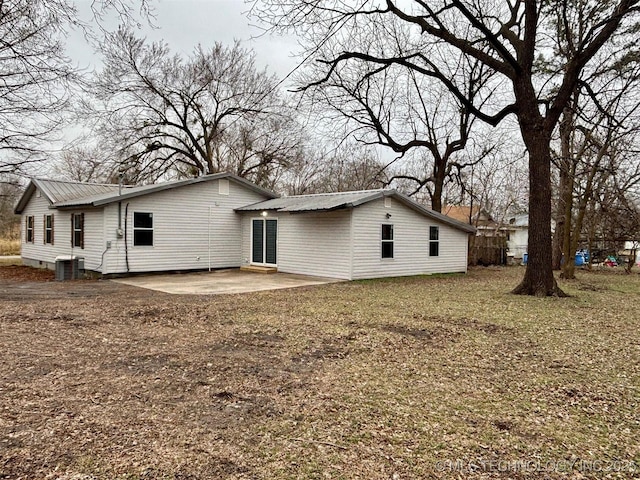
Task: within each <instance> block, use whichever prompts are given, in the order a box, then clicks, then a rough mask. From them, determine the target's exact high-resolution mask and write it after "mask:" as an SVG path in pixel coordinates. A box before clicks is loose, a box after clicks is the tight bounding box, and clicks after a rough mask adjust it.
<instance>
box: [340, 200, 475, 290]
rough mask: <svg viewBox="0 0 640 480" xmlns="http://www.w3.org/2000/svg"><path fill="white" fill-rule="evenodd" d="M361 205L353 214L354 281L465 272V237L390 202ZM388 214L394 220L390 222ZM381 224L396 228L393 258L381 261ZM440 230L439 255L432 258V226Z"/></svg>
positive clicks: (466, 239)
mask: <svg viewBox="0 0 640 480" xmlns="http://www.w3.org/2000/svg"><path fill="white" fill-rule="evenodd" d="M389 200H390V201H391V202H390V207H388V208H387V207H385V206H384V200H383V199H380V200H375V201H373V202H370V203H367V204H365V205H361V206H359V207H357V208H355V209H354V210H353V220H352V221H353V233H352V235H353V242H354V252H353V275H352V278H353V279H362V278H377V277H393V276H404V275H419V274H428V273H450V272H466V270H467V242H468V236H467V234H466V233H464V232H462V231H459V230H457V229H454V228H452V227H450V226H448V225H446V224H443V223H440V222H437V221H435V220H431V219H429V218H427V217H425V216H424V215H421V214H419V213H417V212H415V211H414V210H411V209H410V208H408V207H406V206H405V205H403V204H402V203H400V202H398V201H397V200H395V199H393V198H391V199H388V201H389ZM387 214H390V215H391V217H389V218H387ZM382 224H392V225H393V237H394V247H393V249H394V258H392V259H389V258H384V259H383V258H382V255H381V248H382V247H381V228H382ZM431 225H435V226H438V227H439V236H440V240H439V241H440V252H439V256H437V257H429V226H431Z"/></svg>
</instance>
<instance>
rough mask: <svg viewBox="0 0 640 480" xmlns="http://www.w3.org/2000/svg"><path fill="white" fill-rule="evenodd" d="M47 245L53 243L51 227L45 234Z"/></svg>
mask: <svg viewBox="0 0 640 480" xmlns="http://www.w3.org/2000/svg"><path fill="white" fill-rule="evenodd" d="M45 243H51V229H50V227H49V230H47V232H46V234H45Z"/></svg>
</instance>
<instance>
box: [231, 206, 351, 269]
mask: <svg viewBox="0 0 640 480" xmlns="http://www.w3.org/2000/svg"><path fill="white" fill-rule="evenodd" d="M253 218H262V217H260V215H259V212H254V213H253V214H251V213H246V214H245V215H244V222H243V238H244V239H246V240H247V241H245V243H244V250H243V260H244V261H245V262H248V261H249V259H250V239H251V219H253ZM266 218H277V219H278V244H277V249H278V250H277V252H278V253H277V255H278V271H279V272H285V273H298V274H304V275H315V276H320V277H334V278H344V279H349V278H350V277H351V244H350V242H349V231H350V224H351V212H350V211H340V212H329V213H304V214H288V213H279V214H276V215H273V214H271V215H269V216H268V217H266Z"/></svg>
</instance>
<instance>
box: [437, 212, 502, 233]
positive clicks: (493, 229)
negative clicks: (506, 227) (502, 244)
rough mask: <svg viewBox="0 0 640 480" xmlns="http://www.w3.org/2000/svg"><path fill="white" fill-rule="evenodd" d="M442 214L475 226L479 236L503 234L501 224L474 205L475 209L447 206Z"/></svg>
mask: <svg viewBox="0 0 640 480" xmlns="http://www.w3.org/2000/svg"><path fill="white" fill-rule="evenodd" d="M442 213H443V214H445V215H446V216H448V217H451V218H453V219H455V220H458V221H459V222H462V223H467V224H469V225H473V226H474V227H475V228H476V235H478V236H491V237H493V236H496V235H501V234H502V233H503V232H501V230H500V224H499V223H498V222H496V221H495V220H494V219H493V217H492V216H491V214H490V213H489V212H487V211H486V210H485V209H483V208H480V206H479V205H474V206H473V207H471V206H469V205H445V206H444V207H443V208H442Z"/></svg>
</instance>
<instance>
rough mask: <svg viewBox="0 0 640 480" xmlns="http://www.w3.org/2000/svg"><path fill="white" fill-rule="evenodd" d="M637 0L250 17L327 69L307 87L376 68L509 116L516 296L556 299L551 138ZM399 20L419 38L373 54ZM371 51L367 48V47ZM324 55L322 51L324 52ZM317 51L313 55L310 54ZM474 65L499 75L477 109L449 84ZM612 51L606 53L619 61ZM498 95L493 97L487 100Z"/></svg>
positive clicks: (391, 7)
mask: <svg viewBox="0 0 640 480" xmlns="http://www.w3.org/2000/svg"><path fill="white" fill-rule="evenodd" d="M637 3H638V0H619V1H615V2H614V1H606V0H605V1H603V2H598V3H597V4H593V3H591V2H565V1H549V2H544V3H541V2H537V1H535V0H510V1H507V2H504V3H500V2H488V3H487V2H480V3H477V2H470V1H464V0H447V1H444V0H438V1H434V2H426V1H423V0H414V1H412V2H403V3H400V2H396V1H394V0H386V1H384V2H383V1H376V0H370V1H364V2H359V3H357V4H351V3H348V2H342V1H337V0H326V1H317V0H314V1H299V2H289V1H287V0H264V2H262V3H261V4H260V5H258V6H257V7H256V10H255V12H256V14H257V15H259V16H260V17H261V18H262V19H263V20H265V21H267V22H269V23H270V24H271V25H273V26H274V28H275V29H279V30H281V31H290V30H295V31H296V32H297V33H298V35H299V36H300V37H301V38H302V39H303V41H304V42H306V45H307V47H308V52H309V54H310V55H311V56H314V58H316V59H317V60H318V61H320V62H321V63H323V64H324V65H325V66H326V70H325V74H324V75H323V76H321V77H319V78H317V79H315V80H314V81H312V82H310V84H317V85H320V84H323V83H326V82H327V81H330V79H331V77H332V75H333V74H334V72H335V71H336V69H338V68H340V66H341V65H344V64H346V63H350V62H356V63H359V62H364V63H368V64H370V65H374V66H378V67H379V68H382V67H383V66H386V65H397V66H399V67H403V68H405V69H407V70H410V71H412V72H415V73H416V74H418V75H422V76H426V77H430V78H433V79H437V80H438V81H440V82H441V83H442V84H443V85H445V86H446V87H447V89H448V90H449V91H450V92H451V93H452V94H453V95H454V96H455V97H456V98H457V100H458V101H459V102H460V103H461V104H462V105H463V106H464V108H466V109H468V111H469V112H470V113H471V114H472V115H474V116H475V117H477V118H478V119H480V120H482V121H484V122H486V123H488V124H490V125H498V124H499V123H501V122H502V121H503V120H504V119H505V118H506V117H507V116H508V115H515V116H516V118H517V121H518V124H519V127H520V133H521V135H522V139H523V141H524V143H525V145H526V147H527V150H528V153H529V190H530V200H529V201H530V204H529V207H530V208H529V233H530V235H529V261H528V264H527V269H526V272H525V276H524V279H523V280H522V282H521V283H520V285H519V286H518V287H516V288H515V289H514V293H518V294H529V295H538V296H546V295H563V292H562V291H561V290H560V289H559V288H558V286H557V284H556V281H555V279H554V276H553V271H552V269H551V253H552V248H551V147H550V146H551V138H552V134H553V132H554V130H555V129H556V127H557V125H558V121H559V119H560V116H561V114H562V111H563V110H564V108H565V107H566V105H567V103H568V102H569V100H570V98H571V95H572V93H573V91H574V89H575V86H576V84H577V83H578V80H579V78H580V73H581V71H582V70H583V69H584V68H585V66H586V65H587V64H589V62H590V61H591V60H592V59H593V58H594V56H595V55H596V54H597V53H598V52H599V51H600V50H601V49H602V48H603V46H605V45H612V44H613V40H614V39H615V37H620V38H622V37H624V36H626V37H627V39H633V38H635V36H634V34H633V31H634V30H633V24H632V22H633V21H634V20H636V19H637V8H636V6H637ZM557 11H560V12H561V14H560V18H577V19H580V22H579V28H578V29H575V28H573V25H572V24H571V23H569V22H567V23H566V25H565V28H563V30H562V31H563V35H565V36H566V38H567V41H566V42H565V43H566V44H567V45H570V49H569V51H568V53H569V55H568V56H566V58H564V59H562V61H560V62H558V63H557V64H552V63H551V62H548V63H549V68H544V69H543V68H539V65H540V63H541V62H540V60H541V59H544V58H545V56H549V53H550V51H549V47H550V45H549V42H548V38H550V36H551V35H552V34H553V32H554V31H555V30H556V28H555V27H556V25H555V19H556V18H557V16H556V14H555V12H557ZM398 19H399V20H400V21H401V22H403V23H404V24H405V25H406V26H407V28H408V29H410V30H411V32H412V35H413V36H412V37H411V38H417V39H419V40H418V42H417V45H418V46H422V47H423V48H416V47H415V45H416V42H412V43H411V44H410V47H409V48H407V49H405V48H403V45H399V48H398V49H393V50H391V51H390V54H386V51H385V50H380V49H377V48H375V46H376V45H378V44H379V42H376V41H374V39H375V38H380V37H389V35H388V32H387V27H386V25H388V24H389V23H393V22H394V21H396V20H398ZM372 46H373V48H370V47H372ZM325 47H327V48H325ZM316 52H317V55H314V53H316ZM460 54H461V55H463V56H464V57H465V58H469V59H472V60H476V61H478V62H480V63H481V64H482V65H483V66H484V67H485V68H487V69H489V70H491V71H493V72H495V73H496V75H498V79H497V80H496V81H495V82H493V83H492V84H491V85H489V86H488V87H487V88H486V89H484V90H483V92H482V95H483V96H485V97H491V100H490V101H487V102H483V103H482V106H481V107H479V106H478V105H477V104H474V103H473V102H472V101H471V100H470V99H469V98H468V96H467V95H466V92H465V90H464V88H463V84H462V83H461V82H460V79H458V78H456V76H455V66H454V65H452V63H451V62H452V61H455V60H456V59H457V58H459V55H460ZM620 54H621V52H620V50H612V51H611V55H612V56H615V55H620ZM494 93H500V95H493V94H494Z"/></svg>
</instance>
